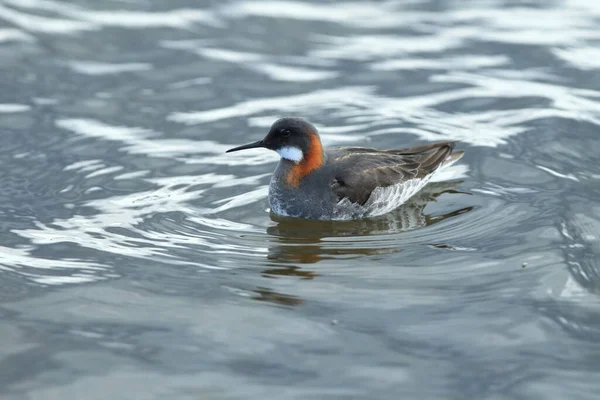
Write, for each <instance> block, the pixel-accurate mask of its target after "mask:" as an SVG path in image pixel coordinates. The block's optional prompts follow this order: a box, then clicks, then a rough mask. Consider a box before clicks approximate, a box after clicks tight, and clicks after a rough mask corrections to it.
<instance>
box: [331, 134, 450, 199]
mask: <svg viewBox="0 0 600 400" xmlns="http://www.w3.org/2000/svg"><path fill="white" fill-rule="evenodd" d="M455 143H456V142H438V143H431V144H427V145H423V146H418V147H412V148H406V149H398V150H377V149H369V148H363V147H342V148H338V149H336V151H335V155H334V156H333V160H332V161H333V163H334V165H335V166H336V168H335V180H334V182H333V183H332V185H331V188H332V190H333V192H334V193H335V195H336V196H337V197H338V200H342V199H344V198H348V199H349V200H350V201H351V202H353V203H358V204H360V205H363V204H365V203H366V202H367V200H368V199H369V197H370V196H371V193H372V192H373V190H375V189H376V188H378V187H387V186H392V185H396V184H398V183H401V182H404V181H407V180H409V179H413V178H424V177H425V176H427V175H429V174H431V173H433V172H434V171H435V170H436V169H437V168H438V167H439V166H440V165H442V164H443V163H444V161H446V160H447V159H448V157H449V156H450V154H451V153H452V150H453V148H454V145H455Z"/></svg>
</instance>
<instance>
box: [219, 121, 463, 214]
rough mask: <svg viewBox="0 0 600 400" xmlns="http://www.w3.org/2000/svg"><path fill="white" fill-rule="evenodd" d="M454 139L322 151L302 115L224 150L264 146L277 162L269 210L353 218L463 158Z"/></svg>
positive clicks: (399, 200) (396, 201) (410, 191)
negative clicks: (252, 140) (408, 145)
mask: <svg viewBox="0 0 600 400" xmlns="http://www.w3.org/2000/svg"><path fill="white" fill-rule="evenodd" d="M454 144H455V143H454V142H438V143H432V144H428V145H424V146H418V147H413V148H407V149H399V150H378V149H372V148H364V147H331V148H327V149H324V148H323V146H322V144H321V140H320V138H319V135H318V133H317V130H316V128H315V127H314V126H313V125H312V124H310V123H309V122H308V121H306V120H304V119H301V118H282V119H280V120H278V121H276V122H275V123H274V124H273V126H272V127H271V130H270V131H269V133H268V134H267V136H266V137H265V139H263V140H261V141H259V142H255V143H252V144H249V145H244V146H240V147H237V148H234V149H231V150H228V151H237V150H243V149H247V148H254V147H266V148H269V149H271V150H274V151H276V152H278V153H279V155H280V156H281V160H280V161H279V164H278V166H277V168H276V169H275V172H274V173H273V176H272V178H271V182H270V185H269V204H270V207H271V211H272V212H273V213H275V214H278V215H284V216H290V217H299V218H309V219H327V220H331V219H356V218H363V217H367V216H374V215H381V214H384V213H385V212H389V211H392V210H393V209H395V208H397V207H399V206H400V205H402V204H403V203H404V202H405V201H406V200H407V199H408V198H410V197H411V196H412V195H414V194H416V193H417V192H418V191H419V190H420V189H422V188H423V186H425V185H426V184H427V182H428V181H429V180H430V179H431V177H432V176H433V175H434V174H435V172H437V171H439V170H440V169H441V168H442V167H444V166H447V165H449V164H451V163H453V162H455V161H456V160H458V159H459V158H460V157H461V156H462V154H463V153H462V152H454V153H453V152H452V150H453V148H454Z"/></svg>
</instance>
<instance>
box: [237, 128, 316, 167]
mask: <svg viewBox="0 0 600 400" xmlns="http://www.w3.org/2000/svg"><path fill="white" fill-rule="evenodd" d="M257 147H264V148H266V149H269V150H273V151H276V152H277V153H279V155H280V156H281V157H282V158H284V159H286V160H290V161H293V162H295V163H297V164H298V163H300V162H301V161H302V160H304V159H307V158H310V155H311V154H312V153H314V152H319V153H322V152H323V149H322V147H321V140H320V139H319V134H318V133H317V128H315V127H314V125H313V124H311V123H310V122H308V121H307V120H305V119H303V118H295V117H285V118H281V119H278V120H277V121H275V122H274V123H273V125H271V129H270V130H269V133H267V136H265V138H264V139H263V140H259V141H258V142H254V143H249V144H245V145H243V146H239V147H235V148H233V149H229V150H227V153H230V152H232V151H239V150H246V149H254V148H257Z"/></svg>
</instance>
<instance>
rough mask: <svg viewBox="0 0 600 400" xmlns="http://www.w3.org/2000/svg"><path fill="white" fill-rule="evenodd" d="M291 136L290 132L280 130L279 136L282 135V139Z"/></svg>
mask: <svg viewBox="0 0 600 400" xmlns="http://www.w3.org/2000/svg"><path fill="white" fill-rule="evenodd" d="M291 134H292V132H290V131H288V130H287V129H282V130H281V135H282V136H283V137H288V136H290V135H291Z"/></svg>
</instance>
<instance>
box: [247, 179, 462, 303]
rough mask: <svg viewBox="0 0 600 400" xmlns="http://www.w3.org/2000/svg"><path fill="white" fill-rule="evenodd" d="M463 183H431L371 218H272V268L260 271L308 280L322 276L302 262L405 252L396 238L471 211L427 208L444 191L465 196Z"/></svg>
mask: <svg viewBox="0 0 600 400" xmlns="http://www.w3.org/2000/svg"><path fill="white" fill-rule="evenodd" d="M461 182H462V181H460V180H455V181H446V182H434V183H430V184H429V185H427V186H426V187H425V188H424V189H423V190H421V192H420V193H418V194H417V195H415V196H413V198H411V199H410V200H409V201H408V202H407V203H405V204H404V205H402V206H400V207H399V208H398V209H396V210H395V211H393V212H391V213H388V214H386V215H382V216H379V217H375V218H370V219H362V220H354V221H316V220H304V219H298V218H283V217H278V216H275V215H271V219H272V220H273V222H274V223H275V225H272V226H270V227H268V228H267V235H268V238H269V241H270V243H269V252H268V255H267V265H269V268H267V269H264V270H262V275H263V276H264V277H265V278H272V279H277V278H284V277H297V278H300V279H303V280H310V279H314V278H315V277H317V276H319V274H318V272H317V271H315V270H311V269H306V268H305V267H300V266H299V265H298V264H300V265H305V264H315V263H318V262H320V261H323V260H331V259H345V260H348V259H356V258H360V257H364V256H373V255H381V254H392V253H398V252H401V251H402V249H401V248H400V246H399V245H400V243H399V242H398V240H397V236H393V235H394V234H397V233H401V232H405V231H409V230H413V229H416V228H420V227H425V226H429V225H434V224H436V223H438V222H441V221H443V220H445V219H448V218H452V217H455V216H458V215H460V214H463V213H466V212H469V211H471V210H472V209H473V207H464V208H460V209H456V210H453V211H451V212H448V213H445V214H441V215H435V216H434V215H430V214H426V213H425V212H424V210H425V207H426V206H427V204H429V203H431V202H434V201H436V200H437V198H438V197H439V196H441V195H442V194H444V193H448V194H452V193H454V194H458V193H462V194H464V193H463V192H459V191H457V190H455V187H456V186H458V185H459V184H460V183H461ZM345 238H351V239H350V240H348V239H345ZM254 292H255V293H256V296H255V297H254V299H255V300H259V301H267V302H272V303H276V304H279V305H283V306H297V305H299V304H302V303H303V300H302V299H301V298H300V297H297V296H293V295H288V294H282V293H278V292H276V291H273V290H272V289H270V288H266V287H259V288H257V289H256V290H255V291H254Z"/></svg>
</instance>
